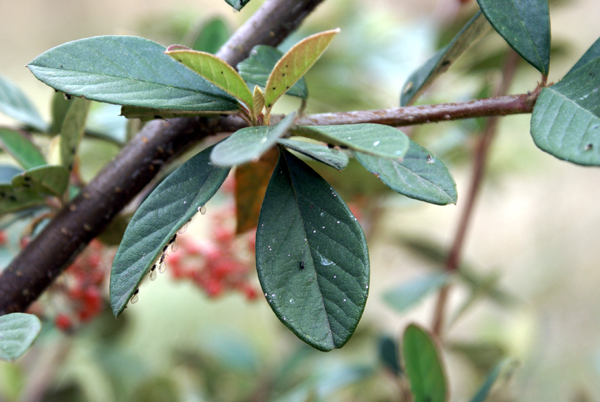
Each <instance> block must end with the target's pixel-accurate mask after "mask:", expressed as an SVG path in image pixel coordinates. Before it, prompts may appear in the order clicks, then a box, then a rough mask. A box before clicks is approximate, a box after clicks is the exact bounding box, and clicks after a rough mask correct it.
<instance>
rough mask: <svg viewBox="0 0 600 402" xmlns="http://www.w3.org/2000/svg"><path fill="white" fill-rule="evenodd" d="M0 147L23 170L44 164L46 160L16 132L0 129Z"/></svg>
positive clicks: (28, 140)
mask: <svg viewBox="0 0 600 402" xmlns="http://www.w3.org/2000/svg"><path fill="white" fill-rule="evenodd" d="M0 145H2V148H4V150H5V151H6V152H8V153H9V154H10V155H11V156H12V157H13V158H15V160H16V161H17V162H18V163H19V165H21V166H22V167H24V168H25V169H31V168H34V167H37V166H43V165H45V164H46V159H45V158H44V155H42V153H41V152H40V150H39V149H38V148H37V147H36V146H35V145H34V144H33V142H31V140H30V139H29V138H27V137H26V136H25V135H24V134H22V133H20V132H18V131H14V130H10V129H8V128H0Z"/></svg>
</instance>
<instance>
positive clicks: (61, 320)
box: [54, 313, 73, 331]
mask: <svg viewBox="0 0 600 402" xmlns="http://www.w3.org/2000/svg"><path fill="white" fill-rule="evenodd" d="M54 325H56V328H58V329H60V330H61V331H67V330H68V329H69V328H71V326H72V325H73V321H72V320H71V318H70V317H69V316H67V315H66V314H63V313H60V314H58V315H57V316H56V318H55V319H54Z"/></svg>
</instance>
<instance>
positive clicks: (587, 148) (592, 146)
mask: <svg viewBox="0 0 600 402" xmlns="http://www.w3.org/2000/svg"><path fill="white" fill-rule="evenodd" d="M592 148H594V145H593V144H587V145H586V146H585V150H586V151H590V150H591V149H592Z"/></svg>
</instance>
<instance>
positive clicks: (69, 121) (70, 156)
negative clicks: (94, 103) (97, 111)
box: [60, 98, 90, 170]
mask: <svg viewBox="0 0 600 402" xmlns="http://www.w3.org/2000/svg"><path fill="white" fill-rule="evenodd" d="M89 110H90V102H89V101H88V100H86V99H82V98H77V99H73V100H72V103H71V106H70V107H69V110H67V114H66V115H65V119H64V120H63V124H62V126H61V129H60V160H61V163H62V165H63V166H65V167H66V168H67V169H68V170H71V168H72V166H73V161H74V160H75V154H76V153H77V148H78V147H79V143H80V142H81V138H82V137H83V131H84V130H85V120H86V118H87V114H88V111H89Z"/></svg>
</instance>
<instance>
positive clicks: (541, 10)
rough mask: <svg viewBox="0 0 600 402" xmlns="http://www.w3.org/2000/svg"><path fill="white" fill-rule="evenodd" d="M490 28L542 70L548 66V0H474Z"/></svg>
mask: <svg viewBox="0 0 600 402" xmlns="http://www.w3.org/2000/svg"><path fill="white" fill-rule="evenodd" d="M477 3H479V7H481V11H482V12H483V14H484V15H485V17H486V18H487V19H488V21H489V22H490V24H492V26H493V27H494V29H495V30H496V31H497V32H498V33H499V34H500V36H502V37H503V38H504V40H505V41H506V42H507V43H508V44H509V45H510V47H512V48H513V49H515V50H516V51H517V53H519V54H520V55H521V57H523V58H524V59H525V60H527V62H528V63H529V64H531V65H532V66H534V67H535V68H537V69H538V70H539V71H540V72H541V73H542V74H544V75H548V69H549V68H550V10H549V8H548V0H477Z"/></svg>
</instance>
